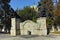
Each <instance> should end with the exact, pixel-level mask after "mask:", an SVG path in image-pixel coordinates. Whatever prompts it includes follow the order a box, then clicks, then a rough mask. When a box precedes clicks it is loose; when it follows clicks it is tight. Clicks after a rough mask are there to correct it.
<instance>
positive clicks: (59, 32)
mask: <svg viewBox="0 0 60 40" xmlns="http://www.w3.org/2000/svg"><path fill="white" fill-rule="evenodd" d="M52 33H54V34H60V31H57V32H52Z"/></svg>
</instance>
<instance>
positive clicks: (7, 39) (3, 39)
mask: <svg viewBox="0 0 60 40" xmlns="http://www.w3.org/2000/svg"><path fill="white" fill-rule="evenodd" d="M0 40H60V36H58V35H47V36H20V35H19V36H16V37H12V36H10V35H9V34H0Z"/></svg>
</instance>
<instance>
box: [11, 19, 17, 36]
mask: <svg viewBox="0 0 60 40" xmlns="http://www.w3.org/2000/svg"><path fill="white" fill-rule="evenodd" d="M10 34H11V36H16V18H11V32H10Z"/></svg>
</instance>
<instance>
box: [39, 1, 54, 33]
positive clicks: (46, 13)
mask: <svg viewBox="0 0 60 40" xmlns="http://www.w3.org/2000/svg"><path fill="white" fill-rule="evenodd" d="M38 14H39V16H40V17H46V18H47V29H48V30H49V29H50V28H51V26H52V24H53V23H54V22H53V2H52V0H41V1H40V2H38ZM48 33H49V31H48ZM48 33H47V34H48Z"/></svg>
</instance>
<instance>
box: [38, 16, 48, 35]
mask: <svg viewBox="0 0 60 40" xmlns="http://www.w3.org/2000/svg"><path fill="white" fill-rule="evenodd" d="M37 23H38V25H39V27H40V33H39V35H47V28H46V17H40V18H39V19H38V20H37Z"/></svg>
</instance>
